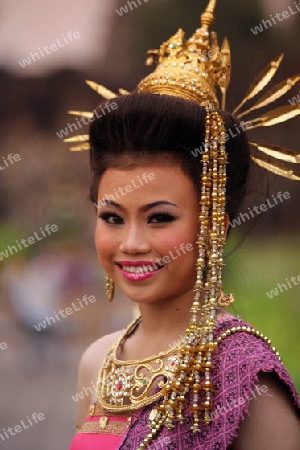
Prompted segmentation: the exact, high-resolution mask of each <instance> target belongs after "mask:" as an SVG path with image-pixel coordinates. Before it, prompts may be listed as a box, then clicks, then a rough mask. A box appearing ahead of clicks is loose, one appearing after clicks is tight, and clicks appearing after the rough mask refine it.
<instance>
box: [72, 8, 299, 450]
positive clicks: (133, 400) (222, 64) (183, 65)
mask: <svg viewBox="0 0 300 450" xmlns="http://www.w3.org/2000/svg"><path fill="white" fill-rule="evenodd" d="M215 6H216V0H210V2H209V4H208V6H207V8H206V10H205V12H204V13H203V14H202V15H201V26H200V28H199V29H197V30H196V32H195V33H194V34H193V35H192V36H191V38H190V39H188V40H186V39H185V37H184V32H183V31H182V30H181V29H179V30H178V31H177V33H176V34H175V35H174V36H172V37H171V38H170V39H169V40H168V41H166V42H164V43H163V44H162V45H161V46H160V49H159V50H150V51H149V55H148V59H147V64H152V63H153V62H154V61H156V63H157V67H156V69H155V70H154V71H153V72H152V73H151V74H150V75H148V76H147V77H146V78H145V79H144V80H142V81H141V82H140V83H139V85H138V87H137V89H136V91H137V92H138V93H140V94H143V93H152V94H158V95H163V94H167V95H170V96H175V97H180V98H183V99H185V100H190V101H194V102H196V103H198V104H199V105H201V106H203V107H204V108H205V109H206V119H205V136H204V152H203V154H202V173H201V179H200V180H199V181H200V186H201V195H200V199H199V204H200V214H199V233H198V238H197V247H198V259H197V263H196V274H197V281H196V283H195V286H194V301H193V306H192V308H191V319H190V322H189V324H188V327H187V329H186V334H185V336H184V339H183V342H182V343H181V345H180V346H179V347H178V350H177V355H176V358H175V359H174V360H172V359H170V358H172V357H173V353H170V355H169V354H168V355H165V356H166V358H167V360H164V357H159V358H158V359H160V360H161V361H160V362H159V364H160V367H161V371H162V372H165V373H166V378H167V383H164V385H163V386H161V387H162V389H161V394H162V396H163V398H162V402H161V403H160V404H159V406H158V407H157V408H156V410H155V414H153V416H152V418H153V420H152V421H151V423H150V433H149V435H148V436H147V437H146V438H145V439H144V441H143V442H142V443H141V444H140V446H139V450H142V449H145V448H146V447H147V446H148V444H149V442H150V441H152V440H153V439H154V438H155V436H156V435H157V434H158V433H159V431H160V429H161V428H162V427H163V426H165V427H167V428H168V429H171V428H173V427H174V422H175V421H179V423H183V422H184V417H183V411H184V409H185V407H186V405H187V403H188V400H189V399H190V398H191V399H192V407H191V411H190V412H191V414H192V417H193V425H192V428H191V429H192V431H193V432H194V433H196V432H198V431H199V430H200V428H201V426H202V424H209V423H210V421H211V410H212V393H213V390H214V386H213V384H212V382H211V371H212V370H213V369H214V367H213V359H212V358H213V352H214V351H215V350H216V347H217V343H216V342H215V341H214V338H213V331H214V329H215V326H216V311H217V309H218V308H219V306H220V304H219V301H218V299H219V298H220V294H221V291H222V268H223V250H224V245H225V239H226V231H225V222H226V220H225V218H226V211H225V208H226V163H227V153H226V148H225V140H226V139H225V134H226V133H225V131H226V130H225V126H224V122H223V119H222V117H221V116H220V114H219V113H218V111H217V108H218V107H219V102H218V98H217V91H220V92H221V97H222V108H223V109H225V102H226V92H227V89H228V85H229V81H230V73H231V60H230V47H229V43H228V41H227V40H224V42H223V44H222V46H221V48H220V47H219V45H218V41H217V35H216V33H215V32H209V28H210V26H211V24H212V22H213V20H214V9H215ZM282 57H283V55H280V56H279V57H278V58H276V59H275V60H274V61H272V62H271V63H270V64H269V65H268V66H267V67H266V68H265V69H264V70H263V71H262V72H261V73H260V74H259V75H258V77H257V78H256V79H255V81H254V83H253V84H252V86H251V87H250V89H249V91H248V93H247V95H246V97H245V98H244V100H243V101H242V102H241V103H240V105H239V106H238V107H237V108H236V109H235V111H234V114H236V117H237V118H241V117H244V116H245V115H246V114H249V113H250V112H252V111H255V110H258V109H260V108H262V107H265V106H268V105H270V104H271V103H273V102H274V101H275V100H277V99H279V98H280V97H281V96H282V95H284V94H285V93H286V92H288V91H289V90H290V89H291V87H292V86H294V85H295V84H296V83H297V82H298V81H299V80H300V75H297V76H294V77H291V78H289V79H288V80H286V81H284V82H282V83H280V84H278V85H277V86H275V87H273V88H272V89H270V90H269V91H268V92H267V93H265V94H264V95H263V96H262V97H260V98H259V99H258V100H257V101H256V103H255V104H254V105H253V106H252V107H251V108H248V109H246V110H245V111H242V108H243V107H244V106H245V104H246V103H247V102H248V101H249V100H252V99H254V98H255V97H256V96H257V95H258V94H259V93H260V92H261V91H262V90H263V89H264V88H265V87H266V86H267V85H268V84H269V82H270V81H271V80H272V78H273V77H274V75H275V73H276V72H277V70H278V68H279V66H280V63H281V61H282ZM87 84H88V85H89V86H90V87H91V88H92V89H94V90H95V91H96V92H97V93H98V94H100V95H101V96H102V97H103V98H105V99H108V100H109V99H113V98H116V97H118V94H115V93H113V92H111V91H109V90H108V89H106V88H104V87H103V86H101V85H99V84H97V83H94V82H91V81H87ZM119 95H130V93H129V92H128V91H125V90H124V89H120V90H119ZM70 113H71V114H75V115H78V116H84V117H88V118H92V117H93V113H91V112H78V111H70ZM299 114H300V104H296V105H293V106H284V107H280V108H277V109H274V110H271V111H268V112H266V113H264V114H263V115H261V116H260V117H258V118H251V119H250V118H249V120H250V121H251V123H252V127H250V128H248V129H251V128H257V127H262V126H272V125H275V124H277V123H280V122H284V121H286V120H289V119H291V118H293V117H296V116H297V115H299ZM88 140H89V136H88V135H80V136H74V137H72V138H69V139H65V141H66V142H69V143H79V145H76V146H75V147H72V148H71V150H74V151H79V150H88V149H89V148H90V146H89V143H88ZM251 145H252V146H255V147H256V148H257V150H258V151H259V152H261V153H262V156H259V157H254V156H252V159H253V161H254V162H255V163H257V164H258V165H260V166H261V167H263V168H265V169H267V170H268V171H271V172H273V173H275V174H278V175H281V176H283V177H286V178H288V179H291V180H300V177H299V176H298V175H296V174H295V173H294V172H293V171H292V170H291V169H290V168H289V167H287V166H285V165H283V164H282V163H280V162H278V160H280V161H285V162H288V163H299V162H300V155H296V154H294V153H293V152H291V151H290V150H287V149H284V148H280V147H275V146H272V145H269V144H257V143H251ZM269 157H271V158H273V160H270V159H269ZM201 296H203V298H204V300H203V302H202V297H201ZM200 299H201V301H200ZM242 331H243V330H242ZM112 355H113V354H111V353H110V354H109V355H108V359H107V360H106V361H105V363H104V366H103V371H102V374H100V378H99V380H98V381H99V383H98V389H99V390H98V393H99V401H100V403H102V404H104V405H106V406H107V407H108V410H109V409H110V408H112V409H115V408H122V409H123V410H124V408H128V406H130V404H131V405H132V406H133V405H134V406H138V405H141V406H143V405H145V404H148V400H147V399H146V393H147V394H149V392H148V389H150V388H151V387H153V385H154V380H155V376H156V374H155V367H154V368H153V365H152V362H151V364H150V361H148V362H147V363H145V364H149V366H146V367H144V366H145V364H144V366H143V364H140V366H139V365H137V370H136V371H135V372H132V370H131V369H129V371H125V372H124V370H125V369H122V368H121V365H120V363H119V362H118V361H116V360H114V359H113V358H112V359H111V357H112ZM174 356H175V354H174ZM168 358H169V360H168ZM166 361H167V362H166ZM170 361H172V362H174V363H175V367H174V368H172V370H169V369H170ZM138 364H139V363H138ZM123 366H124V364H123ZM124 367H126V364H125V366H124ZM145 368H146V369H147V371H145V370H144V369H145ZM142 370H143V371H144V373H142ZM153 370H154V373H153V374H152V375H151V376H150V372H152V371H153ZM113 371H115V373H113ZM147 373H148V375H147ZM105 378H107V382H106V380H105ZM127 383H128V384H127ZM129 385H130V386H129ZM143 385H145V388H144V389H143ZM150 396H151V395H150ZM145 402H146V403H145Z"/></svg>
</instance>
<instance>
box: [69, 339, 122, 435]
mask: <svg viewBox="0 0 300 450" xmlns="http://www.w3.org/2000/svg"><path fill="white" fill-rule="evenodd" d="M123 333H124V330H120V331H115V332H114V333H110V334H107V335H105V336H102V337H101V338H100V339H97V340H96V341H94V342H93V343H92V344H91V345H89V347H88V348H87V349H86V350H85V351H84V352H83V355H82V357H81V360H80V363H79V368H78V386H77V387H78V395H79V400H77V413H76V421H77V427H80V426H81V425H82V424H83V422H84V420H85V418H86V415H87V412H88V410H89V406H90V405H91V404H92V403H93V402H94V401H95V395H96V393H95V383H96V380H97V377H98V372H99V370H100V368H101V366H102V363H103V361H104V359H105V357H106V355H107V353H108V352H109V350H110V348H111V347H112V346H113V345H114V344H115V343H116V342H117V341H118V340H119V339H120V337H121V336H122V334H123Z"/></svg>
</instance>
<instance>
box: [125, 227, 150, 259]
mask: <svg viewBox="0 0 300 450" xmlns="http://www.w3.org/2000/svg"><path fill="white" fill-rule="evenodd" d="M119 250H120V251H121V252H123V253H132V254H135V253H147V252H149V251H150V250H151V248H150V245H149V242H148V240H147V237H146V233H145V232H144V230H143V229H142V227H139V226H138V225H137V224H134V223H133V224H128V225H127V226H126V227H124V230H123V234H122V238H121V243H120V247H119Z"/></svg>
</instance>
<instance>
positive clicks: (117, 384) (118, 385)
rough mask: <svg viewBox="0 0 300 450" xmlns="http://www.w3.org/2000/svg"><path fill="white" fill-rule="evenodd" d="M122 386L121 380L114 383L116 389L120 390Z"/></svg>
mask: <svg viewBox="0 0 300 450" xmlns="http://www.w3.org/2000/svg"><path fill="white" fill-rule="evenodd" d="M122 387H123V384H122V383H121V381H119V382H118V383H116V389H117V391H120V390H121V389H122Z"/></svg>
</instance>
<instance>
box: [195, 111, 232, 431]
mask: <svg viewBox="0 0 300 450" xmlns="http://www.w3.org/2000/svg"><path fill="white" fill-rule="evenodd" d="M206 126H207V136H206V139H208V142H212V149H211V154H210V156H211V158H210V162H211V166H210V174H209V175H210V176H209V181H210V182H211V192H210V198H209V201H208V203H207V204H208V205H209V209H210V219H211V220H210V224H209V231H208V241H207V242H206V249H207V258H208V259H207V266H206V280H205V300H204V305H203V307H202V314H203V319H204V322H205V323H204V336H203V338H202V341H201V346H200V347H201V350H202V359H203V364H202V370H204V377H205V379H204V382H203V383H202V384H201V387H202V390H203V391H204V392H205V401H204V403H203V404H202V410H203V413H204V417H203V418H204V422H205V423H206V424H208V423H210V411H211V409H212V404H211V393H212V392H213V389H214V387H213V384H212V382H211V374H210V371H211V369H213V365H212V352H213V351H214V350H215V348H216V345H215V343H214V339H213V330H214V328H215V324H216V322H215V315H216V310H217V307H218V304H217V299H218V298H219V296H220V293H221V291H222V267H223V250H224V244H225V238H226V236H225V206H226V196H225V193H226V162H227V157H226V151H225V128H224V124H223V120H222V118H221V117H220V115H219V114H218V113H217V112H216V111H213V110H211V109H210V108H209V107H208V108H207V119H206ZM208 130H210V131H209V132H208ZM208 135H210V136H208ZM198 429H199V427H198V424H197V423H195V424H194V431H197V430H198Z"/></svg>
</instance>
